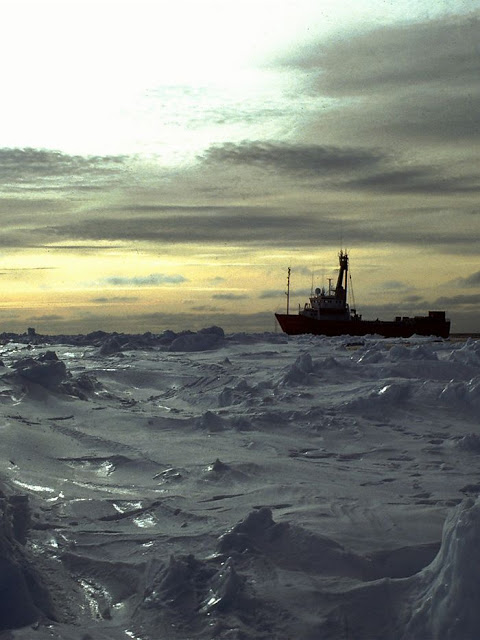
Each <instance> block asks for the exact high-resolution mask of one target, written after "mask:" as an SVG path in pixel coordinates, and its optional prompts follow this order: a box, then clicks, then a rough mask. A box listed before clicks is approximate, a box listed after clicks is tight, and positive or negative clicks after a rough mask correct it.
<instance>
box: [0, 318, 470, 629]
mask: <svg viewBox="0 0 480 640" xmlns="http://www.w3.org/2000/svg"><path fill="white" fill-rule="evenodd" d="M0 358H1V362H2V366H1V368H0V429H1V435H2V448H1V453H0V465H1V474H2V481H3V484H2V487H1V492H0V569H1V573H0V587H1V589H0V592H1V594H2V595H1V598H0V632H1V633H5V634H8V639H9V640H17V639H18V640H31V639H32V638H33V639H38V640H46V639H47V638H48V639H50V640H51V639H52V638H53V639H57V640H60V639H61V640H87V639H89V640H91V639H92V638H95V640H97V639H98V640H102V639H109V640H119V639H125V638H130V639H133V640H186V639H187V638H188V639H192V640H193V639H195V638H198V639H201V640H204V639H205V640H206V639H209V640H210V639H212V638H218V639H220V640H222V639H225V640H226V639H227V638H228V639H229V640H232V639H237V640H240V639H241V640H267V639H268V640H287V639H288V640H291V639H293V638H295V639H297V638H298V639H302V640H318V639H320V638H321V639H322V640H344V639H345V638H352V639H353V638H355V639H356V640H375V639H378V640H380V639H381V640H473V638H476V637H480V618H479V608H478V606H477V605H478V600H479V597H480V593H479V592H478V591H479V590H478V585H477V583H478V580H477V576H476V572H477V569H478V563H479V561H480V559H479V558H478V557H477V556H478V544H477V541H478V537H479V535H480V524H479V523H480V515H479V514H480V499H477V497H478V495H479V494H480V475H479V474H480V467H479V465H480V455H479V453H480V432H479V430H478V427H479V424H478V416H479V415H480V382H479V381H480V347H479V342H478V341H476V340H472V339H469V340H463V341H461V340H459V341H442V340H437V339H430V338H424V337H422V338H420V337H419V338H416V337H414V338H412V339H410V340H408V341H407V340H401V339H396V340H384V339H380V338H377V337H375V336H367V337H363V338H349V337H348V336H343V337H338V338H322V337H314V336H298V337H295V338H288V337H287V336H285V335H284V334H274V333H268V334H261V335H260V334H258V335H255V334H230V335H225V334H224V332H223V330H222V329H220V328H218V327H210V328H207V329H205V330H202V331H198V332H180V333H177V332H175V331H164V332H163V333H161V334H153V333H147V334H142V335H137V336H132V335H126V334H117V333H115V334H107V333H104V332H101V331H99V332H95V333H92V334H89V335H88V336H57V337H49V336H37V335H32V334H29V335H24V336H13V335H9V336H6V335H4V336H3V344H2V347H1V353H0ZM2 637H3V636H2Z"/></svg>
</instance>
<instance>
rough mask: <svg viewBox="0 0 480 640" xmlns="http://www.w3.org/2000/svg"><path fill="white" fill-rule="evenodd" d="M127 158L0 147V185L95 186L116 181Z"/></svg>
mask: <svg viewBox="0 0 480 640" xmlns="http://www.w3.org/2000/svg"><path fill="white" fill-rule="evenodd" d="M126 161H127V157H126V156H79V155H75V156H72V155H68V154H66V153H62V152H60V151H53V150H49V149H32V148H23V149H18V148H0V187H1V186H5V185H10V186H13V185H18V186H23V187H27V186H29V185H32V183H36V184H37V185H38V187H40V188H41V189H43V190H44V189H46V188H47V187H48V188H50V189H53V190H55V189H58V188H62V187H65V186H66V185H71V186H75V187H77V188H84V189H90V188H91V189H94V188H98V187H99V186H105V185H106V184H111V183H112V181H113V182H116V181H118V180H119V178H120V174H121V173H123V171H124V164H125V162H126ZM39 180H40V181H41V182H40V183H38V181H39ZM83 181H85V183H84V184H82V183H83ZM30 188H31V186H30Z"/></svg>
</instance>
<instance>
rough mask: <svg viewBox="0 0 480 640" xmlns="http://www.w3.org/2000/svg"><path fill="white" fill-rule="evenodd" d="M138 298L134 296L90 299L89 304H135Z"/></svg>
mask: <svg viewBox="0 0 480 640" xmlns="http://www.w3.org/2000/svg"><path fill="white" fill-rule="evenodd" d="M138 299H139V298H137V297H136V296H112V297H110V298H107V297H100V298H91V299H90V302H94V303H95V304H109V303H111V302H113V303H114V304H115V303H122V302H136V301H137V300H138Z"/></svg>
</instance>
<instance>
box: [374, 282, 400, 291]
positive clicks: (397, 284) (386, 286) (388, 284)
mask: <svg viewBox="0 0 480 640" xmlns="http://www.w3.org/2000/svg"><path fill="white" fill-rule="evenodd" d="M378 288H381V289H396V290H398V289H407V285H406V284H405V283H404V282H401V281H400V280H385V281H384V282H381V283H380V285H379V287H378Z"/></svg>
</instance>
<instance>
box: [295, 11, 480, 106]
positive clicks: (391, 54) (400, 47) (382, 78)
mask: <svg viewBox="0 0 480 640" xmlns="http://www.w3.org/2000/svg"><path fill="white" fill-rule="evenodd" d="M479 32H480V18H479V14H478V13H473V14H470V15H468V16H462V17H451V16H449V17H447V18H444V19H439V20H432V21H426V22H423V23H417V24H415V23H412V22H405V23H404V24H402V25H400V26H398V25H395V26H385V27H380V28H378V29H375V30H374V31H369V32H367V33H362V34H360V35H357V36H356V37H355V36H354V37H352V38H343V39H341V40H335V41H333V42H331V43H330V44H329V45H327V46H317V47H312V48H309V49H306V50H304V51H303V53H301V54H300V55H299V56H298V57H296V58H295V59H292V60H290V61H289V64H292V65H295V66H297V67H300V68H303V69H305V70H308V71H312V70H316V69H321V70H322V75H321V77H320V78H319V82H320V83H321V85H322V88H323V89H324V90H325V91H328V92H329V93H330V94H335V95H359V94H371V92H372V91H373V92H381V91H383V90H385V89H386V88H387V89H389V90H391V89H394V88H395V89H396V88H398V89H403V88H404V87H411V86H412V85H417V86H418V85H425V84H427V85H438V84H440V85H444V84H445V83H449V84H453V85H455V86H459V87H463V86H465V85H466V84H468V85H469V86H472V85H474V86H477V87H478V86H479V82H480V77H479V73H478V72H479V64H478V49H477V47H478V34H479Z"/></svg>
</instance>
